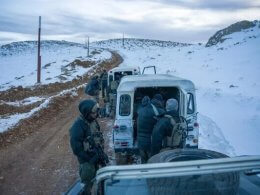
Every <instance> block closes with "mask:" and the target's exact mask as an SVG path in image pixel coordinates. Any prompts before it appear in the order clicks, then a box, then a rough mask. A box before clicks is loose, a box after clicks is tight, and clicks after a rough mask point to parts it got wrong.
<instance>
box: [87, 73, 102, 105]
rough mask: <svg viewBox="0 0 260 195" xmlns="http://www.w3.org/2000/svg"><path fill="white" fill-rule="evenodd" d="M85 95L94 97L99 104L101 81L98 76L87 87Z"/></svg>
mask: <svg viewBox="0 0 260 195" xmlns="http://www.w3.org/2000/svg"><path fill="white" fill-rule="evenodd" d="M85 93H86V94H87V95H90V96H93V97H94V99H95V100H96V101H97V102H99V81H98V76H94V77H92V78H91V80H90V81H89V83H88V84H87V86H86V89H85Z"/></svg>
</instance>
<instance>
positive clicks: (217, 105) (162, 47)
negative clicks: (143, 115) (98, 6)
mask: <svg viewBox="0 0 260 195" xmlns="http://www.w3.org/2000/svg"><path fill="white" fill-rule="evenodd" d="M225 38H228V39H227V40H226V41H224V42H223V43H219V44H218V45H216V46H211V47H205V45H202V44H198V45H182V44H169V43H167V42H159V41H154V44H152V43H151V42H148V43H147V42H145V41H143V40H131V39H126V40H125V42H124V47H123V46H122V40H114V41H111V40H110V41H107V42H106V41H103V42H97V43H94V45H95V46H100V47H104V48H110V49H115V50H117V51H118V52H119V53H120V54H121V55H122V56H123V58H124V63H123V64H121V66H126V65H127V66H140V68H141V69H142V68H143V67H144V66H148V65H155V66H156V67H157V72H158V73H163V74H165V73H167V74H173V75H176V76H180V77H183V78H187V79H190V80H192V81H193V82H194V83H195V85H196V88H197V105H198V111H199V113H200V114H199V122H200V141H199V147H201V148H207V149H211V150H216V151H220V152H223V153H226V154H229V155H232V156H233V155H244V154H260V151H259V148H260V142H259V137H260V131H259V130H260V82H259V81H260V77H259V75H260V55H259V54H260V47H259V45H260V27H259V24H258V25H257V26H256V27H254V28H251V29H247V30H243V31H241V32H237V33H233V34H231V35H228V36H226V37H225Z"/></svg>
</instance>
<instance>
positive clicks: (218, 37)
mask: <svg viewBox="0 0 260 195" xmlns="http://www.w3.org/2000/svg"><path fill="white" fill-rule="evenodd" d="M256 23H257V22H256V21H255V22H250V21H247V20H244V21H241V22H237V23H235V24H232V25H230V26H229V27H227V28H224V29H222V30H219V31H217V32H216V33H215V34H214V35H213V36H212V37H210V39H209V40H208V42H207V44H206V47H210V46H212V45H216V44H218V43H223V42H224V41H225V40H226V39H227V38H225V36H226V35H230V34H232V33H235V32H240V31H242V30H244V29H248V28H252V27H254V26H256Z"/></svg>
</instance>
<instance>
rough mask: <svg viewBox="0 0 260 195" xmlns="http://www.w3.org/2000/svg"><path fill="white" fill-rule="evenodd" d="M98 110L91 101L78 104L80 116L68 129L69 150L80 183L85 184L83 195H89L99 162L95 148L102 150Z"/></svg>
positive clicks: (102, 140) (96, 105) (102, 142)
mask: <svg viewBox="0 0 260 195" xmlns="http://www.w3.org/2000/svg"><path fill="white" fill-rule="evenodd" d="M98 109H99V108H98V104H97V103H96V102H95V101H93V100H84V101H82V102H80V104H79V111H80V113H81V115H80V116H79V117H78V118H77V120H76V121H75V122H74V124H73V125H72V127H71V128H70V144H71V148H72V151H73V153H74V154H75V155H76V156H77V158H78V161H79V164H80V165H79V174H80V178H81V182H82V183H84V184H85V187H84V193H83V194H91V188H92V185H93V183H92V179H93V178H94V177H95V175H96V171H97V169H98V167H99V165H100V160H101V159H100V155H99V154H98V152H97V151H96V146H99V147H101V148H102V149H103V145H104V139H103V136H102V132H101V131H100V127H99V124H98V122H97V120H96V118H97V117H98ZM102 149H101V150H102ZM102 151H103V150H102Z"/></svg>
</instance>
